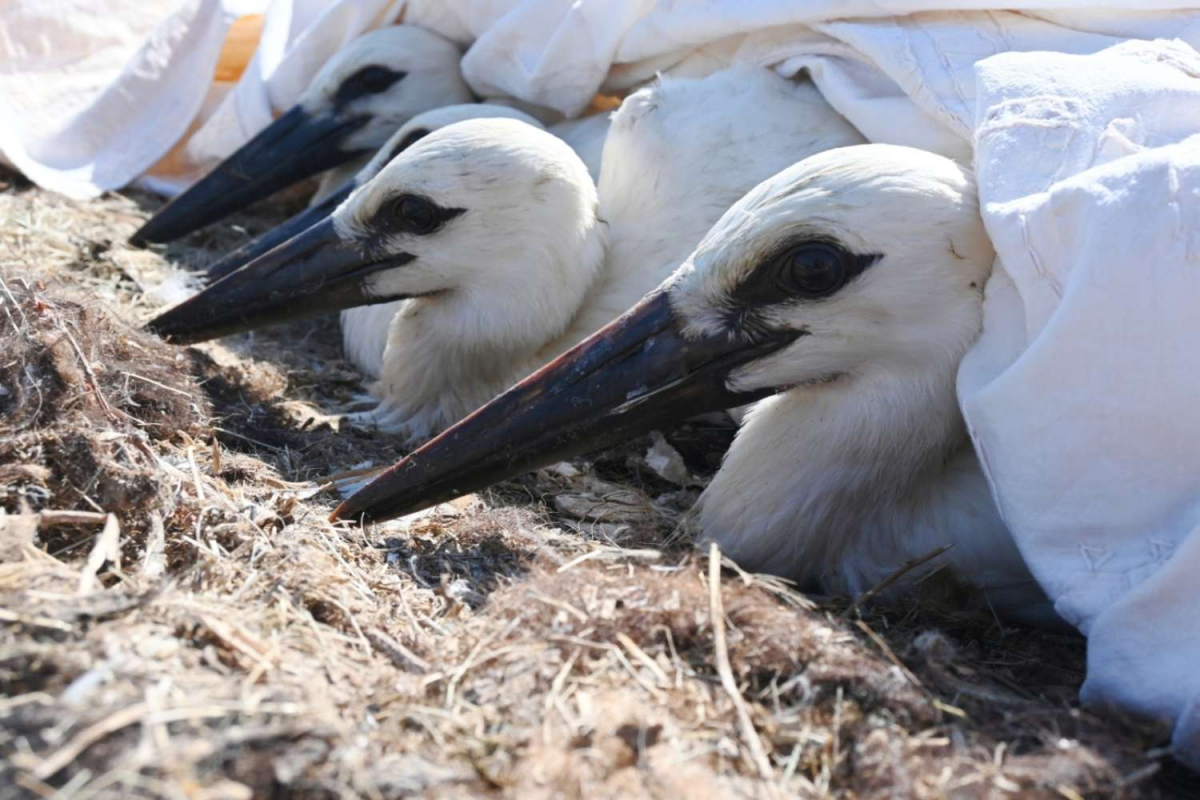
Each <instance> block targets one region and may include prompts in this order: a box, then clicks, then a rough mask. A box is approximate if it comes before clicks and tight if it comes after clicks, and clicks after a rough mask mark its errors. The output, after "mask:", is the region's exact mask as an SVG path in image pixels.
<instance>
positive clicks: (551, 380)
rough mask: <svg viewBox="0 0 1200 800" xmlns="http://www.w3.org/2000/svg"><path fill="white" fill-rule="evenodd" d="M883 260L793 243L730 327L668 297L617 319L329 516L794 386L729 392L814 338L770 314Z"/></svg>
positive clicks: (398, 502)
mask: <svg viewBox="0 0 1200 800" xmlns="http://www.w3.org/2000/svg"><path fill="white" fill-rule="evenodd" d="M878 259H879V256H877V255H856V254H854V253H852V252H850V251H849V250H848V249H847V248H845V247H843V246H842V245H840V244H838V243H836V242H832V241H828V240H822V239H814V238H811V237H809V238H805V239H793V240H792V241H790V242H788V243H787V244H785V245H784V246H782V247H780V248H779V249H778V250H776V251H775V252H773V253H771V254H770V255H768V256H767V257H766V258H764V259H763V260H762V262H761V263H760V264H759V265H758V266H757V267H756V268H755V269H754V270H752V271H751V273H750V275H749V276H748V277H747V278H746V279H745V280H744V281H743V282H742V284H741V285H740V286H739V287H737V289H736V290H735V291H734V292H733V295H732V297H731V299H730V303H729V312H728V313H729V315H730V318H729V320H728V324H727V325H726V326H724V327H723V329H722V330H719V331H715V332H712V333H689V332H687V330H686V326H685V325H684V324H682V321H681V320H679V319H678V318H677V317H676V315H675V311H674V308H673V307H672V305H671V302H670V297H669V292H668V290H666V289H662V288H660V289H658V290H657V291H655V292H652V293H651V294H649V295H647V296H646V297H645V298H643V300H642V301H641V302H640V303H639V304H638V305H637V306H635V307H634V308H633V309H631V310H629V311H628V312H626V313H625V314H624V315H623V316H621V317H620V318H619V319H617V320H615V321H614V322H612V323H610V324H609V325H607V326H605V327H604V328H602V329H601V330H599V331H597V332H596V333H594V334H592V336H591V337H589V338H588V339H586V340H585V341H583V342H581V343H580V344H579V345H577V346H576V347H574V348H573V349H571V350H569V351H567V352H566V353H564V354H563V355H561V356H559V357H558V358H557V359H555V360H554V361H552V362H551V363H549V364H547V365H546V366H544V367H542V368H541V369H540V370H538V371H537V372H535V373H534V374H533V375H531V376H529V377H528V378H526V379H525V380H523V381H521V382H520V383H518V384H517V385H516V386H514V387H513V388H511V389H509V390H508V391H507V392H505V393H504V394H502V395H500V396H499V397H497V398H495V399H494V400H492V401H491V402H490V403H488V404H487V405H485V406H483V407H482V408H480V409H478V410H477V411H475V412H474V413H473V414H471V415H470V416H469V417H467V418H466V419H464V420H462V421H461V422H459V423H458V424H456V425H454V426H452V427H451V428H449V429H448V430H447V431H445V432H444V433H442V434H441V435H440V436H438V437H437V438H435V439H433V440H432V441H430V442H429V443H427V444H426V445H424V446H423V447H421V448H420V449H418V450H417V451H416V452H414V453H412V454H410V455H409V456H408V457H407V458H405V459H403V460H402V461H400V462H398V463H397V464H395V465H394V466H393V467H391V469H389V470H388V471H387V472H385V473H384V474H382V475H381V476H379V477H378V478H376V479H375V480H374V481H372V482H371V483H370V484H369V485H367V486H366V487H365V488H363V489H362V490H361V491H359V492H358V493H356V494H355V495H354V496H352V497H350V498H349V499H348V500H346V501H345V502H344V503H342V505H341V506H339V507H338V509H337V510H336V511H334V513H333V516H332V517H331V519H334V520H353V521H357V522H370V521H382V520H386V519H391V518H393V517H396V516H400V515H403V514H410V513H412V512H414V511H419V510H421V509H422V508H428V507H429V506H431V505H434V504H436V503H440V502H444V501H446V500H450V499H453V498H455V497H458V496H460V495H463V494H466V493H468V492H472V491H478V490H479V489H483V488H486V487H487V486H490V485H492V484H494V483H496V482H498V481H501V480H505V479H507V478H511V477H513V476H516V475H519V474H521V473H523V472H528V471H529V470H532V469H537V468H538V467H542V466H545V465H547V464H551V463H554V462H556V461H560V460H562V459H564V458H573V457H575V456H579V455H583V454H585V453H588V452H592V451H595V450H598V449H602V448H605V447H610V446H612V445H614V444H617V443H619V442H622V441H626V440H628V439H630V438H632V437H634V436H638V435H641V434H644V433H646V432H647V431H650V430H655V429H657V430H668V429H670V428H671V427H673V426H674V425H676V424H678V423H679V422H681V421H683V420H685V419H688V418H689V417H691V416H694V415H696V414H700V413H704V412H708V411H716V410H718V409H725V408H732V407H734V406H737V405H743V404H745V403H749V402H753V401H755V400H759V399H762V398H764V397H768V396H770V395H772V394H775V393H777V392H779V391H782V390H784V389H785V388H787V387H774V388H772V387H766V388H763V389H757V390H753V391H747V392H740V391H735V390H732V389H730V388H729V376H730V374H731V373H732V372H733V371H734V370H735V369H736V368H738V367H739V366H741V365H744V364H748V363H750V362H753V361H755V360H756V359H760V358H763V357H764V356H766V355H768V354H770V353H773V352H776V351H778V350H781V349H783V348H785V347H787V346H789V345H790V344H792V343H793V342H796V341H797V340H798V339H800V338H801V337H803V336H804V335H805V334H806V331H804V330H796V329H792V328H779V327H778V326H776V327H774V328H772V327H770V326H768V325H767V324H765V322H764V321H763V320H762V319H761V318H760V315H761V314H762V312H763V311H764V308H765V307H769V306H771V305H777V304H780V303H788V302H790V303H795V302H806V301H814V302H815V301H819V300H820V299H822V298H826V297H829V296H831V295H833V294H834V293H836V292H837V291H838V290H839V289H841V288H843V287H845V286H846V285H847V284H848V283H850V282H851V281H853V280H854V279H855V278H856V277H857V276H858V275H860V274H861V273H862V272H863V271H864V270H865V269H867V268H868V267H869V266H870V265H871V264H873V263H874V262H875V261H877V260H878Z"/></svg>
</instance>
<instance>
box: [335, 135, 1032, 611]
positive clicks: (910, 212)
mask: <svg viewBox="0 0 1200 800" xmlns="http://www.w3.org/2000/svg"><path fill="white" fill-rule="evenodd" d="M993 258H994V254H993V251H992V247H991V244H990V242H989V240H988V237H987V234H986V233H985V231H984V227H983V223H982V221H981V219H980V217H979V213H978V207H977V200H976V196H975V190H974V185H973V182H972V178H971V176H970V174H969V173H968V172H967V171H965V170H964V169H963V168H961V167H960V166H959V165H958V164H956V163H954V162H952V161H949V160H947V159H945V158H942V157H941V156H937V155H934V154H931V153H928V152H924V151H920V150H913V149H909V148H904V147H896V146H889V145H866V146H859V147H848V148H842V149H838V150H834V151H831V152H827V153H822V154H819V155H816V156H813V157H811V158H809V159H807V160H805V161H803V162H801V163H799V164H797V165H795V166H793V167H792V168H790V169H787V170H785V171H783V172H781V173H780V174H778V175H776V176H775V177H773V178H771V179H769V180H767V181H765V182H764V183H762V184H761V185H760V186H758V187H757V188H755V189H754V190H753V191H752V192H750V193H749V194H748V195H746V197H745V198H743V199H742V200H741V201H740V202H738V203H737V204H736V205H735V206H734V207H733V208H731V209H730V210H729V211H728V212H727V213H726V214H725V215H724V216H722V218H721V219H720V221H719V222H718V223H717V224H716V225H715V226H714V227H713V228H712V230H711V231H710V232H709V233H708V235H707V236H705V237H704V239H703V240H702V241H701V242H700V244H699V246H698V247H697V248H696V249H695V252H693V253H692V254H691V256H690V257H688V258H687V259H686V260H685V261H684V262H683V265H682V266H681V267H680V268H679V269H678V271H677V272H676V273H675V274H674V275H673V276H672V277H671V278H670V279H668V280H667V281H666V282H664V283H663V285H662V286H661V287H660V288H659V289H658V290H656V291H654V292H653V293H651V294H649V295H648V296H647V297H646V298H645V299H644V300H642V301H641V302H640V303H639V304H638V305H636V306H635V307H634V308H633V309H631V310H630V311H628V312H627V313H626V314H625V315H624V316H622V317H621V318H620V319H618V320H617V321H615V322H613V323H612V324H610V325H608V326H607V327H605V328H604V329H602V330H600V331H599V332H597V333H596V334H595V335H594V336H592V337H590V338H589V339H588V340H586V341H585V342H583V343H582V344H580V345H579V346H578V347H576V348H575V349H573V350H571V351H569V352H567V353H566V354H564V355H563V356H562V357H560V358H559V359H557V360H556V361H554V362H553V363H551V364H549V365H547V366H546V367H544V368H542V369H541V370H539V371H538V372H536V373H534V374H533V375H531V376H530V377H528V378H526V379H525V380H524V381H522V382H521V383H520V384H518V385H517V386H515V387H513V388H512V389H511V390H509V391H508V392H506V393H505V394H503V395H501V396H500V397H498V398H496V399H495V400H493V401H492V402H490V403H489V404H487V405H486V406H484V407H483V408H481V409H479V410H478V411H476V412H475V413H473V414H472V415H471V416H470V417H468V418H467V419H465V420H463V421H462V422H460V423H459V424H457V425H455V426H454V427H452V428H450V429H449V430H447V431H446V432H444V433H443V434H441V435H440V436H439V437H437V438H436V439H434V440H433V441H431V442H429V443H428V444H426V445H425V446H424V447H422V448H420V449H419V450H417V451H416V452H414V453H413V454H411V455H410V456H409V457H408V458H406V459H404V460H403V461H401V462H399V463H398V464H396V465H395V466H394V467H392V468H391V469H390V470H389V471H388V472H387V473H385V474H384V475H382V476H381V477H379V478H378V479H376V480H375V481H374V482H373V483H371V484H370V485H368V486H367V487H366V488H365V489H364V490H362V491H361V492H359V493H358V494H355V495H354V496H352V497H351V498H350V499H349V500H347V501H346V502H345V503H343V504H342V506H341V507H340V508H339V509H338V510H337V511H336V512H335V515H334V516H335V518H337V519H348V520H382V519H388V518H390V517H394V516H398V515H401V514H406V513H410V512H413V511H416V510H419V509H421V508H425V507H427V506H430V505H433V504H435V503H438V502H442V501H444V500H447V499H450V498H452V497H455V496H458V495H460V494H464V493H467V492H471V491H476V490H478V489H481V488H484V487H486V486H488V485H490V484H492V483H494V482H496V481H498V480H502V479H504V478H507V477H511V476H514V475H517V474H520V473H522V472H526V471H528V470H531V469H535V468H537V467H540V466H543V465H546V464H550V463H554V462H556V461H559V460H561V459H563V458H567V457H572V456H576V455H579V454H582V453H585V452H588V451H592V450H595V449H598V448H601V447H605V446H610V445H612V444H615V443H617V442H619V441H622V440H624V439H627V438H629V437H632V436H635V435H638V434H641V433H644V432H646V431H648V430H651V429H655V428H662V427H669V426H670V425H672V424H674V423H676V422H677V421H678V420H682V419H685V418H688V417H690V416H692V415H694V414H697V413H702V412H707V411H713V410H716V409H721V408H728V407H731V406H734V405H739V404H743V403H746V402H749V401H754V400H761V402H759V403H758V404H757V406H755V408H754V409H753V410H752V411H751V412H750V414H749V415H748V417H747V418H746V420H745V423H744V424H743V426H742V427H741V429H740V431H739V433H738V435H737V438H736V440H735V441H734V443H733V446H732V448H731V449H730V451H729V453H728V454H727V456H726V458H725V461H724V463H723V465H722V467H721V469H720V470H719V472H718V473H717V475H716V477H715V478H714V480H713V481H712V483H711V484H710V485H709V486H708V488H707V489H706V490H705V492H704V494H703V496H702V497H701V499H700V502H699V509H698V524H699V529H700V532H701V538H702V540H705V541H714V542H717V543H718V544H719V545H720V546H721V549H722V551H723V552H724V553H726V554H728V555H730V556H731V557H732V558H733V559H734V560H736V561H737V562H738V563H739V564H741V565H742V566H743V567H745V568H746V569H750V570H756V571H763V572H770V573H775V574H778V575H782V576H785V577H788V578H792V579H795V580H798V581H799V582H800V583H801V584H802V585H804V586H806V587H809V588H820V589H823V590H825V591H830V592H839V593H840V592H844V593H847V594H850V595H858V594H860V593H862V592H863V591H865V590H866V589H868V588H870V587H871V586H873V585H875V584H877V583H878V582H879V581H881V580H882V579H883V578H884V577H885V576H887V575H889V574H891V573H893V572H894V571H896V570H897V569H898V568H900V567H901V566H902V565H903V564H904V563H905V562H907V561H909V560H912V559H914V558H916V557H919V556H923V555H925V554H927V553H929V552H930V551H932V550H934V549H935V548H937V547H940V546H943V545H952V547H951V549H950V550H949V551H947V552H946V553H945V555H943V556H942V557H941V560H942V562H943V563H945V564H948V565H949V566H950V567H951V568H952V570H953V571H954V573H955V574H956V575H957V576H958V577H959V578H961V579H963V580H965V581H968V582H970V583H972V584H974V585H975V586H977V587H979V588H981V589H983V590H984V591H985V592H986V593H987V597H988V600H989V602H990V603H991V604H992V605H993V606H994V607H995V608H996V609H997V610H999V611H1002V612H1004V613H1007V614H1008V615H1010V616H1014V617H1017V618H1024V619H1031V620H1036V621H1047V620H1052V619H1054V615H1053V612H1052V611H1051V610H1050V608H1049V606H1048V605H1047V604H1046V603H1045V598H1044V596H1043V595H1042V593H1041V591H1040V589H1039V588H1038V586H1037V584H1036V583H1035V582H1034V581H1033V579H1032V578H1031V577H1030V575H1029V573H1028V570H1027V569H1026V567H1025V564H1024V562H1023V561H1022V559H1021V556H1020V554H1019V553H1018V552H1017V549H1016V547H1015V545H1014V543H1013V541H1012V539H1011V537H1010V536H1009V534H1008V531H1007V530H1006V528H1005V526H1004V524H1003V522H1002V520H1001V519H1000V516H999V513H998V511H997V509H996V507H995V504H994V502H993V500H992V497H991V494H990V491H989V489H988V484H987V481H986V480H985V478H984V475H983V473H982V470H981V467H980V464H979V461H978V459H977V458H976V455H975V453H974V450H973V449H972V446H971V442H970V440H969V438H968V436H967V432H966V429H965V426H964V423H963V420H962V417H961V415H960V412H959V409H958V405H957V399H956V394H955V375H956V371H957V368H958V364H959V361H960V360H961V358H962V356H963V354H964V353H965V352H966V350H967V348H968V347H969V346H970V345H971V344H972V342H973V341H974V340H975V338H976V337H977V335H978V333H979V330H980V325H981V318H982V295H983V285H984V282H985V280H986V279H987V277H988V275H989V272H990V269H991V264H992V260H993ZM763 398H769V399H763ZM903 588H904V582H903V581H902V582H901V583H900V584H899V585H898V586H897V587H896V588H895V589H893V592H899V591H903Z"/></svg>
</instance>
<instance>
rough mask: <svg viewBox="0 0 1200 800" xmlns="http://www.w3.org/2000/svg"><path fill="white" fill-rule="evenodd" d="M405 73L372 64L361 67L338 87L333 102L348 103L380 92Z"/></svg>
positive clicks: (388, 87) (384, 90)
mask: <svg viewBox="0 0 1200 800" xmlns="http://www.w3.org/2000/svg"><path fill="white" fill-rule="evenodd" d="M405 75H406V73H404V72H402V71H400V70H394V69H389V68H387V67H383V66H379V65H378V64H372V65H370V66H366V67H363V68H362V69H360V70H359V71H358V72H356V73H354V74H353V75H351V76H350V77H348V78H346V80H344V81H342V85H341V86H339V87H338V89H337V92H336V93H335V95H334V102H335V103H348V102H350V101H352V100H358V99H359V98H362V97H367V96H368V95H374V94H381V93H382V92H386V91H387V90H388V89H390V88H391V87H392V84H394V83H396V81H399V80H401V79H402V78H404V76H405Z"/></svg>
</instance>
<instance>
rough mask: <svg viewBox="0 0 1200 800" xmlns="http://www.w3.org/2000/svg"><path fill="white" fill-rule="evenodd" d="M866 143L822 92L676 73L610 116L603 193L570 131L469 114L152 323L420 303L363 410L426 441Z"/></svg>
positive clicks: (228, 328) (731, 72) (397, 330)
mask: <svg viewBox="0 0 1200 800" xmlns="http://www.w3.org/2000/svg"><path fill="white" fill-rule="evenodd" d="M861 141H862V138H861V136H860V135H859V134H858V133H857V132H856V131H855V130H854V129H853V128H852V127H851V126H850V125H849V124H848V123H847V122H846V121H845V120H844V119H842V118H841V117H840V116H839V115H838V114H837V113H836V112H834V111H833V110H832V109H831V108H830V107H829V105H828V104H826V103H825V101H824V100H823V99H822V98H821V96H820V94H819V93H818V92H817V91H816V89H815V88H814V87H813V86H812V85H811V84H808V83H793V82H791V81H788V80H785V79H783V78H781V77H779V76H778V75H776V74H774V73H773V72H770V71H768V70H765V69H760V68H756V67H749V66H739V67H734V68H730V69H727V70H723V71H721V72H719V73H715V74H713V75H711V76H709V77H706V78H703V79H673V80H672V79H665V80H662V81H661V82H659V83H658V84H657V85H655V86H653V87H649V88H646V89H643V90H641V91H639V92H637V93H635V94H633V95H631V96H630V97H629V98H628V99H626V101H625V102H624V103H623V104H622V106H621V108H620V109H619V110H618V111H617V113H616V114H615V115H614V117H613V121H612V125H611V129H610V131H609V132H608V135H607V139H606V142H605V146H604V154H603V160H602V165H601V180H600V195H599V199H597V194H596V188H595V187H594V185H593V183H592V181H591V178H590V177H589V174H588V171H587V169H586V168H585V167H584V165H583V164H582V163H581V161H580V159H579V158H578V156H576V154H575V153H573V152H572V151H571V149H570V148H569V147H567V146H566V145H564V144H563V142H562V141H560V140H558V139H556V138H555V137H553V136H551V135H549V134H547V133H545V132H543V131H537V130H534V129H532V128H531V127H530V126H528V125H522V124H520V123H516V122H511V121H504V120H473V121H467V122H462V123H459V124H458V125H453V126H449V127H447V128H443V129H442V130H440V131H437V132H436V133H433V134H431V135H429V136H427V137H425V138H424V139H422V140H421V141H419V142H417V143H416V144H414V145H413V146H412V147H410V148H409V149H408V150H407V151H405V152H404V153H403V154H401V155H400V157H398V158H396V159H395V160H394V161H392V162H391V163H390V164H389V165H388V166H387V167H385V168H384V169H383V170H382V171H380V172H379V174H378V175H377V176H375V178H374V179H372V180H371V181H370V182H368V183H367V184H366V185H364V186H362V187H361V188H360V189H359V190H358V191H357V192H355V194H354V195H352V196H351V197H350V199H349V200H347V201H346V202H345V203H344V204H342V205H341V206H340V207H339V208H338V209H337V210H336V211H335V212H334V213H333V215H332V216H331V217H330V220H329V222H328V224H325V223H322V224H321V225H318V226H315V227H313V228H310V229H309V230H308V231H306V232H305V233H304V234H302V235H301V236H298V237H296V238H295V239H293V240H291V241H290V242H288V243H287V244H285V245H284V246H282V247H280V248H278V249H276V250H274V251H272V252H271V253H269V254H267V255H266V256H264V257H263V258H261V259H259V260H258V261H256V262H254V263H252V264H250V265H247V266H246V267H244V268H243V269H242V270H240V271H239V272H237V273H235V274H234V275H231V276H229V278H227V279H225V280H224V281H221V282H220V283H217V284H214V285H213V286H211V287H209V289H207V290H206V291H205V292H204V293H202V294H200V295H198V296H197V297H195V298H192V299H191V300H189V301H188V302H187V303H185V304H183V305H181V306H179V307H177V308H176V309H172V310H171V311H168V312H167V313H166V314H165V315H163V316H162V317H160V318H159V319H157V320H155V322H154V323H152V327H153V328H154V329H155V330H157V331H159V332H160V333H162V334H164V335H166V336H168V337H169V338H172V339H174V340H176V341H194V340H196V339H199V338H208V337H211V336H214V335H220V334H222V333H228V332H233V331H235V330H244V329H247V328H251V327H255V326H258V325H262V324H266V323H268V322H274V321H279V320H283V319H294V318H297V317H299V316H302V315H306V314H310V313H314V312H316V311H318V310H332V309H335V308H344V307H346V306H348V305H358V304H365V303H371V302H374V303H382V302H388V301H392V300H396V299H398V298H406V300H405V304H404V306H403V307H402V308H401V311H400V312H399V313H398V314H397V315H396V316H395V317H394V319H393V320H392V322H391V327H390V331H389V334H388V345H387V348H386V350H385V353H384V358H383V366H382V370H381V372H380V377H379V380H378V381H377V382H376V384H375V385H374V387H373V389H372V391H373V393H374V394H375V395H376V396H377V397H379V398H380V400H381V403H380V405H379V407H378V408H377V409H376V410H374V411H372V412H369V413H368V414H367V415H365V418H366V419H368V420H369V421H371V422H373V423H374V424H376V425H378V426H379V427H381V428H383V429H384V430H387V431H390V432H394V433H397V434H399V435H401V436H403V437H404V438H405V439H406V440H408V441H410V442H419V441H422V440H424V439H425V438H427V437H429V436H430V435H432V434H434V433H436V432H437V431H439V430H441V429H443V428H445V427H446V426H448V425H450V424H452V423H453V422H455V421H456V420H458V419H461V418H462V417H463V416H464V415H466V414H467V413H469V412H470V411H471V410H472V409H474V408H476V407H478V406H479V405H481V404H482V403H484V402H486V401H487V400H488V399H490V398H491V397H493V396H495V395H496V394H498V393H499V392H501V391H503V390H504V389H506V388H507V387H509V386H511V385H512V383H513V382H514V381H515V380H517V379H518V378H520V376H522V375H524V374H526V373H527V372H528V371H529V370H531V369H533V368H534V367H536V366H538V365H540V364H543V363H545V362H546V361H548V360H550V359H551V358H553V357H554V356H556V355H557V354H559V353H561V352H562V351H563V350H565V349H566V348H567V347H569V346H571V345H572V344H574V343H575V342H578V341H580V340H581V339H583V338H584V337H585V336H587V335H588V334H590V333H591V332H592V331H594V330H596V329H598V328H599V327H601V326H602V325H604V324H605V323H607V322H608V321H610V320H611V319H613V318H614V317H616V316H617V315H618V314H620V313H621V312H622V311H623V310H624V309H625V308H627V307H628V306H629V305H631V304H632V303H633V302H634V301H636V299H637V298H638V297H641V296H642V295H643V294H645V293H646V292H647V291H649V290H650V289H652V288H653V287H654V286H656V285H657V284H658V283H659V282H660V281H661V280H662V279H663V278H664V277H666V276H667V275H668V274H670V272H671V271H672V270H673V269H674V267H675V266H676V265H677V264H678V263H679V261H680V260H681V259H683V258H684V257H685V256H686V255H687V253H688V252H690V250H691V249H692V247H694V246H695V243H696V242H697V241H698V240H699V239H700V237H701V236H702V235H703V234H704V233H705V231H707V230H708V228H709V227H710V226H711V225H712V224H713V223H714V222H715V221H716V220H717V219H718V218H719V217H720V215H721V214H722V212H724V211H725V210H726V209H727V208H729V206H730V205H732V204H733V203H734V202H735V201H737V199H738V198H739V197H741V196H742V195H743V194H744V193H745V192H746V191H747V190H749V189H750V188H751V187H753V186H754V185H755V184H756V183H757V182H758V181H760V180H763V179H764V178H766V177H768V176H770V175H772V174H774V173H775V172H777V171H779V170H780V169H782V168H783V167H785V166H787V165H788V164H791V163H793V162H794V161H795V160H796V159H798V158H803V157H804V156H806V155H808V154H810V153H814V152H818V151H821V150H825V149H829V148H831V147H837V146H841V145H845V144H851V143H857V142H861ZM234 278H236V279H237V280H234ZM351 346H353V345H351Z"/></svg>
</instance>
